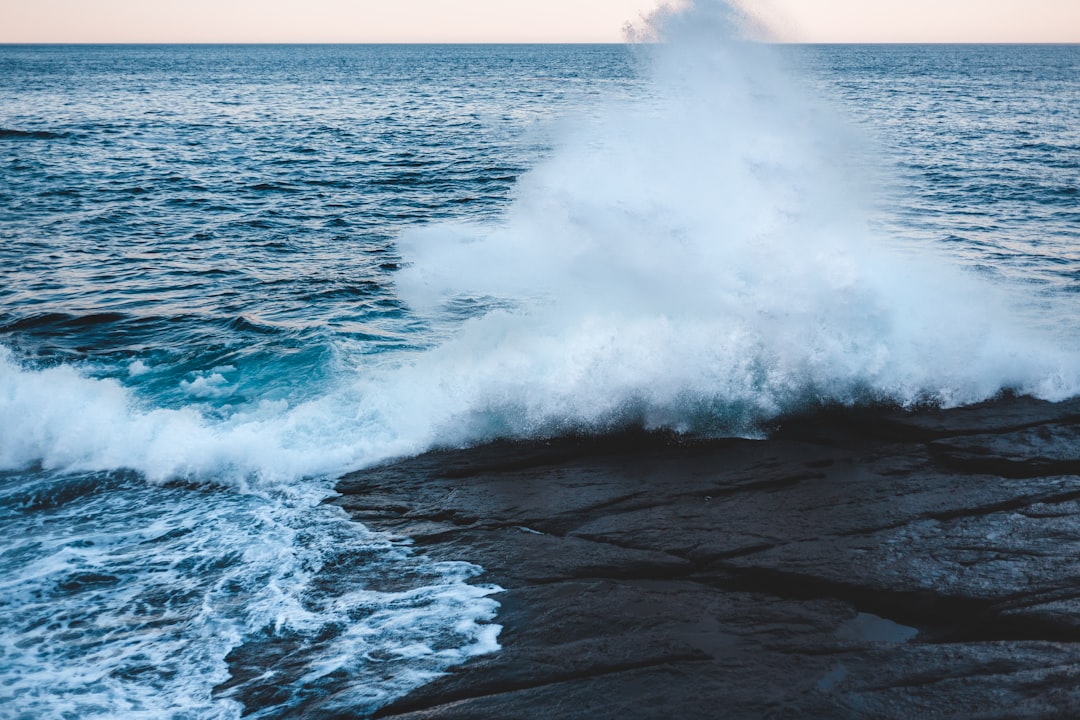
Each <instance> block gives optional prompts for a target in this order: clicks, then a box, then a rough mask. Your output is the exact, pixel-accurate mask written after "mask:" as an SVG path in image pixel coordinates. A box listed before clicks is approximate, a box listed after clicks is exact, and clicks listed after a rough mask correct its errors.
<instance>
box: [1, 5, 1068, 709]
mask: <svg viewBox="0 0 1080 720" xmlns="http://www.w3.org/2000/svg"><path fill="white" fill-rule="evenodd" d="M691 20H692V18H691ZM699 20H700V19H699ZM668 33H669V35H668V41H667V43H665V44H661V45H640V46H635V45H456V46H451V45H387V46H367V45H365V46H52V45H50V46H3V47H0V238H2V244H0V527H2V528H3V530H4V532H3V536H2V537H0V688H2V689H3V691H2V695H3V696H4V697H5V698H6V701H5V710H4V712H5V713H13V714H9V715H8V716H10V717H17V718H45V717H70V718H115V717H125V718H128V717H130V718H141V717H145V718H165V717H169V718H238V717H240V716H241V715H245V716H249V717H257V718H275V717H296V716H301V715H303V716H305V717H329V716H333V715H334V714H335V713H349V714H350V715H355V716H361V717H362V716H365V715H368V714H370V713H372V712H374V711H375V710H376V709H378V708H379V707H381V706H382V705H385V704H386V703H388V702H389V701H391V700H393V699H394V698H397V697H400V696H402V695H403V694H405V693H407V692H409V690H411V689H413V688H415V687H417V686H419V685H421V684H423V683H424V682H426V681H428V680H430V679H431V678H433V677H436V676H437V675H439V674H440V673H442V672H445V671H446V670H447V669H448V668H450V667H453V666H454V665H456V664H459V663H462V662H466V661H467V660H468V659H469V658H470V657H474V656H477V655H482V654H485V653H491V652H497V651H498V648H499V630H500V628H499V624H498V622H499V619H498V607H499V606H498V599H499V588H498V587H495V586H493V585H490V584H486V583H485V582H484V576H483V570H482V568H480V567H477V566H475V565H473V564H470V562H469V558H468V557H462V558H460V561H458V562H436V561H433V560H431V559H429V558H426V557H425V556H424V555H423V553H422V552H417V551H415V550H414V549H413V548H412V547H411V546H410V543H409V540H408V539H407V538H397V537H389V536H385V535H382V534H379V533H375V532H372V531H369V530H367V529H366V528H364V527H363V526H362V525H360V524H358V523H354V522H352V521H350V520H349V519H348V518H347V517H346V516H345V515H344V513H343V512H342V511H341V510H340V509H337V508H334V507H332V506H328V505H325V504H323V500H325V499H326V498H328V497H330V496H332V495H333V492H334V484H335V478H336V477H338V476H339V475H340V474H341V473H343V472H346V471H349V470H355V469H358V468H362V467H366V466H370V465H373V464H376V463H380V462H384V461H387V460H391V459H393V458H397V457H402V456H408V455H411V454H415V453H419V452H422V451H424V450H426V449H430V448H434V447H459V446H465V445H469V444H475V443H481V442H485V441H488V440H492V439H497V438H528V437H546V436H557V435H561V434H566V433H580V432H588V433H604V432H609V431H613V430H619V429H622V428H625V427H629V426H640V427H646V428H664V429H669V430H673V431H676V432H682V433H689V434H702V435H740V436H747V437H759V436H762V435H764V434H767V433H768V431H769V429H770V427H771V424H772V423H774V422H775V421H776V420H777V418H780V417H782V416H783V415H784V414H785V413H789V412H796V411H805V410H807V409H812V408H814V407H817V406H820V405H828V404H833V403H845V404H855V403H860V404H868V405H873V404H882V405H888V406H893V407H894V406H896V405H901V406H905V407H915V406H921V405H926V404H938V405H958V404H965V403H972V402H977V401H980V400H983V399H987V398H991V397H994V396H995V395H997V394H999V393H1001V392H1002V391H1009V392H1016V393H1025V394H1033V395H1036V396H1038V397H1042V398H1047V399H1051V400H1057V399H1064V398H1067V397H1071V396H1074V395H1076V394H1077V393H1078V392H1080V355H1078V354H1077V350H1078V348H1080V342H1078V341H1080V317H1078V313H1077V311H1078V309H1080V294H1078V291H1080V46H1008V45H994V46H990V45H959V46H925V45H920V46H902V45H901V46H897V45H887V46H863V45H859V46H842V45H841V46H777V47H771V46H762V45H758V44H754V43H747V42H743V41H737V40H732V39H730V38H728V37H727V36H726V35H725V33H724V30H723V28H720V29H719V30H718V29H717V28H716V27H715V23H710V22H700V21H694V22H679V21H675V22H673V23H672V26H671V27H670V28H669V29H668ZM230 667H245V668H248V669H249V670H250V671H249V672H246V673H244V674H242V675H237V676H235V677H234V676H232V674H231V673H230ZM251 669H254V670H251Z"/></svg>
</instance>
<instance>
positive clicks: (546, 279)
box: [398, 2, 1080, 434]
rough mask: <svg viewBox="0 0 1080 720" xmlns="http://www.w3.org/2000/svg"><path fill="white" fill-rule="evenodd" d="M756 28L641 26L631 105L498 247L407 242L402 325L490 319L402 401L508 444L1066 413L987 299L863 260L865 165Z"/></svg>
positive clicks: (881, 255)
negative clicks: (1013, 406) (409, 317)
mask: <svg viewBox="0 0 1080 720" xmlns="http://www.w3.org/2000/svg"><path fill="white" fill-rule="evenodd" d="M749 26H752V22H751V21H750V20H749V19H748V18H747V17H745V16H744V15H742V14H741V13H739V12H738V11H736V10H734V9H732V8H731V7H729V6H727V5H725V4H723V3H719V2H697V3H693V4H690V5H688V6H686V7H685V8H683V9H681V10H679V11H674V10H670V9H665V10H662V11H660V12H658V13H655V14H654V15H653V16H651V17H650V18H647V19H646V21H645V23H644V25H643V26H642V27H641V28H639V29H638V30H637V34H638V36H639V37H645V38H657V39H660V40H661V41H662V42H661V44H659V45H656V46H648V47H646V48H644V50H643V52H642V57H643V60H644V62H645V65H646V70H645V72H647V73H648V74H649V78H650V80H651V84H650V86H649V87H650V94H649V95H648V96H647V97H645V98H643V99H641V100H639V101H636V102H632V103H623V104H618V105H612V106H609V107H606V108H603V109H602V110H601V111H600V112H599V113H598V115H597V117H596V118H594V119H593V120H591V121H584V122H582V123H581V125H580V126H579V127H578V128H577V129H576V130H574V131H573V132H570V133H568V134H567V136H566V137H565V138H564V140H563V142H562V144H561V145H560V146H559V147H558V149H557V150H556V151H555V153H554V154H553V156H552V157H551V158H550V159H548V160H547V161H546V162H543V163H542V164H541V165H540V166H538V167H537V168H535V169H534V170H532V171H531V172H530V173H528V174H527V175H526V176H525V177H523V178H522V179H521V181H520V182H519V185H518V187H517V192H516V196H515V201H514V203H513V205H512V207H511V208H510V209H509V210H508V211H507V213H506V215H505V216H504V217H503V218H502V220H501V221H500V222H499V223H497V224H495V225H468V224H457V225H441V226H439V225H437V226H429V227H426V228H423V229H421V230H417V231H414V232H411V233H408V234H407V235H405V236H404V237H403V238H401V241H400V244H401V246H402V248H403V252H404V255H405V257H406V259H407V260H408V261H409V262H410V263H411V265H410V266H409V267H408V268H407V269H406V270H405V271H404V272H402V273H401V274H400V275H399V277H398V287H399V291H400V292H401V294H402V295H403V297H404V298H405V299H406V300H407V301H408V302H409V303H410V304H411V305H412V306H413V307H415V308H418V309H422V310H423V311H425V312H427V313H429V314H431V315H432V316H433V317H438V316H439V313H440V308H441V307H445V304H446V303H447V302H453V301H455V300H456V301H460V300H461V299H462V298H471V299H485V301H486V302H488V303H489V304H491V305H492V306H493V307H495V308H496V309H495V310H493V311H491V312H489V313H487V314H486V315H484V316H482V317H479V318H474V319H471V320H469V321H467V322H466V323H464V324H463V325H462V326H461V327H460V328H459V329H458V331H457V333H456V334H455V335H454V336H453V338H452V339H451V340H449V341H448V342H446V343H444V344H443V345H442V346H440V347H438V348H437V349H435V350H433V351H431V352H429V353H426V354H425V355H424V356H422V357H420V358H418V359H417V361H416V362H415V364H414V365H413V366H412V367H411V368H410V369H409V370H407V371H403V372H405V374H407V375H409V380H408V383H409V385H410V386H417V385H420V386H425V387H426V389H427V391H428V393H429V396H447V395H454V396H456V398H457V401H456V402H457V404H458V405H459V406H460V408H461V409H460V412H459V415H460V416H462V417H467V416H472V418H473V419H472V420H470V421H469V422H473V423H475V422H477V418H479V417H486V418H488V419H489V421H492V422H493V423H494V425H495V426H499V427H498V430H497V432H510V433H523V434H528V433H530V432H534V431H536V430H537V429H539V428H547V429H551V428H553V427H556V428H557V427H560V426H561V427H565V426H574V425H584V426H592V427H596V426H601V427H602V426H604V425H606V424H610V423H613V422H614V423H617V422H624V421H626V420H632V421H636V422H642V423H644V424H646V425H653V426H655V425H662V426H673V427H676V428H681V429H706V430H717V429H720V430H728V431H731V430H734V431H739V430H743V431H745V430H746V429H747V427H750V426H752V425H753V423H755V422H757V421H760V420H762V419H764V418H768V417H770V416H774V415H775V414H777V413H780V412H783V411H785V410H791V409H794V408H796V407H798V406H799V405H801V404H805V403H812V402H819V401H839V402H857V401H866V400H873V401H887V402H896V403H900V404H913V403H918V402H935V403H941V404H946V405H950V404H960V403H968V402H974V401H977V400H981V399H985V398H987V397H989V396H992V395H993V394H995V393H996V392H998V391H1000V390H1001V389H1003V388H1010V389H1014V390H1017V391H1020V392H1023V393H1031V394H1034V395H1038V396H1040V397H1046V398H1062V397H1065V396H1069V395H1072V394H1074V393H1075V392H1077V389H1078V387H1080V386H1078V385H1077V379H1078V378H1080V374H1078V368H1077V366H1076V363H1075V362H1074V361H1073V360H1072V358H1071V357H1069V356H1068V354H1067V353H1065V352H1064V351H1062V350H1060V349H1058V348H1056V347H1055V346H1054V344H1053V343H1052V342H1050V341H1049V340H1047V339H1042V338H1039V337H1036V336H1035V335H1034V334H1033V333H1029V332H1027V331H1026V330H1024V329H1023V328H1021V327H1020V326H1019V323H1018V322H1016V321H1014V320H1013V319H1012V313H1011V311H1010V309H1009V307H1008V303H1007V302H1006V300H1005V297H1006V295H1005V294H1004V293H1002V292H1000V291H999V290H998V289H997V288H995V287H993V286H991V285H990V284H989V283H987V282H985V281H983V280H981V279H979V278H977V277H974V276H972V275H971V274H969V273H965V272H963V271H961V270H960V269H959V268H956V267H953V266H951V265H950V264H949V263H948V262H946V261H945V260H944V259H943V258H942V257H940V256H937V255H934V254H932V253H925V252H924V254H923V256H922V257H919V256H917V255H916V254H914V253H911V252H901V251H899V250H897V249H896V242H895V239H891V240H893V242H890V243H888V244H885V243H883V242H881V240H880V239H879V238H875V237H874V235H873V232H872V231H871V229H870V227H869V225H868V224H867V222H866V206H865V203H864V202H863V201H862V200H861V194H862V193H861V192H860V191H859V188H860V183H861V182H863V180H864V179H863V178H861V177H860V176H859V174H858V173H857V171H856V170H855V169H854V168H853V167H851V166H849V165H847V164H846V163H845V160H846V158H847V157H848V155H849V154H850V153H851V151H852V148H853V147H855V146H856V144H857V143H859V142H860V141H859V140H858V139H857V138H854V137H852V136H850V135H849V133H848V131H847V130H846V129H845V128H844V127H843V126H842V125H841V124H840V123H838V122H836V121H835V120H834V119H833V118H832V116H831V114H830V113H829V112H828V111H826V110H825V109H824V108H823V107H821V106H819V105H817V104H815V103H814V102H813V101H812V100H811V99H810V98H808V97H806V96H805V95H804V94H803V92H802V91H801V90H800V88H799V86H798V84H797V80H796V79H795V78H791V77H788V76H787V75H786V74H785V73H784V72H783V70H782V67H781V64H780V62H779V61H778V59H777V58H776V57H775V56H774V55H773V51H772V50H771V49H770V48H769V47H768V46H766V45H763V44H760V43H756V42H753V41H749V40H746V39H743V37H742V36H741V35H740V33H743V34H744V33H745V31H744V29H745V28H746V27H749ZM508 308H509V309H508ZM466 424H468V423H466ZM489 429H491V430H494V429H495V428H494V427H491V428H489Z"/></svg>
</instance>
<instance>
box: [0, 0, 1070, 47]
mask: <svg viewBox="0 0 1080 720" xmlns="http://www.w3.org/2000/svg"><path fill="white" fill-rule="evenodd" d="M706 1H708V0H706ZM657 4H658V3H657V2H656V0H543V1H541V0H516V1H514V0H396V2H380V1H376V0H304V1H303V2H301V1H300V0H152V1H148V0H93V1H92V2H91V1H89V0H0V42H5V43H11V42H148V43H154V42H357V43H363V42H620V41H622V40H623V35H622V28H623V26H624V24H625V23H626V22H628V21H631V22H632V21H635V20H637V19H638V18H640V17H641V15H643V14H646V13H648V12H649V11H650V10H652V9H653V8H655V7H656V5H657ZM745 5H746V6H747V7H749V8H750V9H751V10H752V11H753V12H755V13H756V14H758V15H759V16H760V17H761V18H763V19H764V20H765V21H766V23H767V25H768V26H769V27H770V28H771V29H772V34H773V37H774V38H775V39H777V40H783V41H795V42H1080V0H873V1H871V0H747V2H746V3H745Z"/></svg>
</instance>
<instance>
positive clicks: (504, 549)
mask: <svg viewBox="0 0 1080 720" xmlns="http://www.w3.org/2000/svg"><path fill="white" fill-rule="evenodd" d="M1078 470H1080V403H1078V402H1071V403H1060V404H1051V403H1045V402H1041V401H1036V400H1032V399H1030V398H1007V399H1002V400H999V401H996V402H994V403H986V404H983V405H980V406H976V407H970V408H961V409H956V410H948V411H938V410H927V411H922V412H917V413H904V412H903V411H898V410H889V411H882V410H830V411H828V412H822V413H818V414H816V415H807V416H803V417H799V418H789V419H788V420H786V421H785V422H784V423H781V424H780V425H779V427H777V428H776V429H775V432H774V433H773V436H772V438H771V439H768V440H762V441H750V440H717V441H699V442H689V441H686V440H685V439H680V438H677V437H673V436H666V435H649V434H644V433H630V434H626V435H621V436H615V437H607V438H603V439H592V440H590V439H583V438H564V439H559V440H553V441H550V442H547V443H542V442H533V443H518V444H513V443H501V444H496V445H492V446H487V447H481V448H473V449H465V450H448V451H440V452H432V453H428V454H425V455H423V456H420V457H416V458H410V459H406V460H402V461H400V462H397V463H393V464H390V465H387V466H384V467H380V468H374V469H371V470H367V471H364V472H360V473H355V474H352V475H349V476H346V477H345V478H342V480H341V482H340V484H339V491H340V492H341V493H342V495H341V496H340V497H338V498H336V499H335V500H334V501H333V502H335V503H337V504H339V505H341V506H343V507H345V508H346V509H347V510H349V511H350V512H351V513H352V514H353V515H354V517H356V518H357V519H359V520H361V521H363V522H364V523H366V524H368V525H369V526H372V527H374V528H377V529H382V530H390V531H392V532H395V533H400V534H402V535H405V536H409V537H412V538H414V540H415V542H416V544H417V545H418V546H419V547H420V549H421V551H422V552H425V553H427V554H429V555H432V556H434V557H437V558H440V559H463V560H468V561H471V562H475V563H477V564H479V565H482V566H483V567H484V568H485V570H486V573H485V575H484V576H483V577H482V578H480V581H483V582H494V583H498V584H499V585H501V586H502V587H504V588H505V589H506V592H504V593H502V594H500V595H499V596H497V597H498V599H499V601H500V603H501V610H500V613H499V618H498V622H499V623H501V624H502V625H503V627H504V629H503V632H502V634H501V636H500V641H501V642H502V644H503V649H502V650H501V651H500V652H499V653H496V654H494V655H490V656H485V657H481V658H477V659H476V660H474V661H471V662H469V663H467V664H466V665H464V666H462V667H459V668H457V669H455V670H454V671H453V672H451V673H449V674H448V675H446V676H444V677H442V678H439V679H437V680H436V681H434V682H432V683H430V684H429V685H427V686H424V687H422V688H420V689H418V690H417V691H415V692H414V693H412V694H411V695H409V696H407V697H405V698H402V699H401V700H399V701H398V702H396V703H394V704H393V705H391V706H389V707H386V708H383V710H381V711H380V713H379V716H381V717H394V718H410V719H414V718H415V719H419V718H496V717H497V718H560V719H572V718H583V719H584V718H589V719H590V720H596V719H599V718H657V717H678V718H717V717H724V718H760V717H776V718H788V717H790V718H856V717H858V718H863V717H874V718H908V717H942V718H973V717H981V718H1035V717H1039V718H1045V717H1061V718H1067V717H1080V682H1078V681H1080V644H1078V641H1080V560H1078V558H1080V520H1078V517H1080V516H1078V515H1077V512H1078V511H1080V477H1077V476H1075V475H1073V474H1072V473H1073V472H1077V471H1078Z"/></svg>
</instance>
